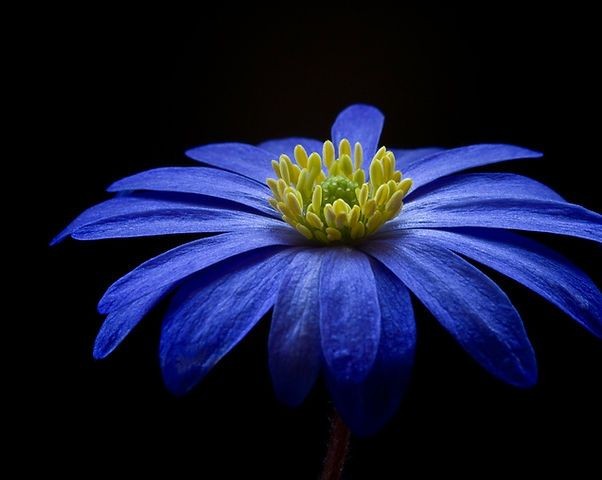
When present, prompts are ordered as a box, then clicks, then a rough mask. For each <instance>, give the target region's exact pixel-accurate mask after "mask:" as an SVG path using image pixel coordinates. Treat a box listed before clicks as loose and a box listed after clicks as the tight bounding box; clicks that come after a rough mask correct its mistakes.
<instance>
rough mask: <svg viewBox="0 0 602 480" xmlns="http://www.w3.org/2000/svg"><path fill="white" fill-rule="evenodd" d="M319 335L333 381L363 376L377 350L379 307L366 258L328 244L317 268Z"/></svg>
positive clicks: (357, 253)
mask: <svg viewBox="0 0 602 480" xmlns="http://www.w3.org/2000/svg"><path fill="white" fill-rule="evenodd" d="M320 335H321V342H322V351H323V353H324V360H325V361H326V366H327V367H328V370H329V373H330V374H331V375H332V376H333V378H334V379H335V380H336V381H339V382H346V383H359V382H361V381H362V380H364V379H365V378H366V376H367V375H368V373H369V372H370V369H371V368H372V365H373V364H374V360H375V358H376V353H377V351H378V342H379V338H380V308H379V306H378V296H377V291H376V284H375V281H374V274H373V273H372V269H371V268H370V260H369V259H368V257H367V256H366V255H364V254H363V253H362V252H359V251H357V250H353V249H351V248H345V247H332V248H329V249H328V250H327V251H326V253H325V258H324V261H323V263H322V268H321V270H320Z"/></svg>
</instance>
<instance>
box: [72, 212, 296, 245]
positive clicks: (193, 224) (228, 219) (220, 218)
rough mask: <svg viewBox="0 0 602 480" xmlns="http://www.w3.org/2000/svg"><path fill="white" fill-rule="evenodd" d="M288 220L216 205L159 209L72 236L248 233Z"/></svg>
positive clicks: (101, 223)
mask: <svg viewBox="0 0 602 480" xmlns="http://www.w3.org/2000/svg"><path fill="white" fill-rule="evenodd" d="M283 228H286V227H285V226H284V222H282V221H280V220H276V219H275V218H268V217H264V216H263V215H255V214H253V213H247V212H243V211H237V210H224V209H221V210H220V209H215V208H158V209H155V210H151V211H145V212H137V213H130V214H125V215H116V216H114V217H109V218H104V219H102V220H98V221H96V222H94V223H89V224H87V225H84V226H83V227H80V228H78V229H77V230H76V231H75V232H73V233H72V234H71V235H72V237H73V238H75V239H77V240H100V239H105V238H131V237H146V236H152V235H173V234H178V233H179V234H182V233H220V232H236V231H239V232H246V231H249V230H251V229H283Z"/></svg>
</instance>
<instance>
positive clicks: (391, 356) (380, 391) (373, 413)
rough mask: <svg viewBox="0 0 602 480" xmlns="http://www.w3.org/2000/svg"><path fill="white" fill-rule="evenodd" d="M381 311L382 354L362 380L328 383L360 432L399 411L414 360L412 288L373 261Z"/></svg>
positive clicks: (372, 429)
mask: <svg viewBox="0 0 602 480" xmlns="http://www.w3.org/2000/svg"><path fill="white" fill-rule="evenodd" d="M372 270H373V272H374V278H375V279H376V288H377V290H378V303H379V306H380V312H381V334H380V344H379V347H378V354H377V356H376V361H375V362H374V366H373V367H372V370H371V371H370V374H369V375H368V377H367V378H366V380H364V381H363V382H362V383H359V384H355V385H354V384H348V383H339V382H336V381H335V380H334V379H333V378H332V377H330V376H329V377H328V378H327V381H328V387H329V390H330V392H331V395H332V398H333V401H334V403H335V405H336V407H337V411H338V412H339V413H340V414H341V417H342V418H343V420H344V421H345V424H346V425H348V426H349V428H351V431H352V432H353V433H354V434H356V435H362V436H365V435H372V434H374V433H376V432H377V431H378V430H380V429H381V428H382V427H383V425H385V423H386V422H387V421H388V420H389V419H390V418H391V417H392V416H393V415H394V414H395V412H396V411H397V409H398V407H399V403H400V402H401V399H402V397H403V395H404V393H405V391H406V388H407V386H408V383H409V380H410V374H411V370H412V365H413V362H414V350H415V346H416V325H415V323H414V311H413V309H412V302H411V300H410V294H409V292H408V289H407V288H406V287H405V285H403V284H402V283H401V281H400V280H399V279H398V278H397V277H396V276H395V275H393V274H392V273H391V272H390V271H389V270H387V269H386V268H385V267H383V266H382V265H381V264H380V263H379V262H376V261H373V262H372Z"/></svg>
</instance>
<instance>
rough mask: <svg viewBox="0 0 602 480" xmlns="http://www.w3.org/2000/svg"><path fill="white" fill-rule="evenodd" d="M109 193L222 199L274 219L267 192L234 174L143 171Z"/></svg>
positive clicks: (208, 170)
mask: <svg viewBox="0 0 602 480" xmlns="http://www.w3.org/2000/svg"><path fill="white" fill-rule="evenodd" d="M107 190H108V191H109V192H123V191H128V190H151V191H162V192H179V193H192V194H197V195H205V196H208V197H215V198H222V199H226V200H230V201H233V202H236V203H241V204H243V205H247V206H249V207H252V208H255V209H257V210H259V211H260V212H263V213H267V214H268V215H271V216H276V212H275V211H274V209H273V208H271V207H270V205H269V204H268V199H269V198H270V190H269V189H268V187H267V186H266V185H263V186H262V185H259V184H258V183H257V182H254V181H253V180H249V179H248V178H246V177H242V176H240V175H236V174H235V173H231V172H226V171H224V170H218V169H216V168H205V167H166V168H156V169H154V170H147V171H146V172H141V173H138V174H135V175H132V176H130V177H126V178H123V179H121V180H118V181H116V182H115V183H113V184H112V185H111V186H110V187H109V188H108V189H107Z"/></svg>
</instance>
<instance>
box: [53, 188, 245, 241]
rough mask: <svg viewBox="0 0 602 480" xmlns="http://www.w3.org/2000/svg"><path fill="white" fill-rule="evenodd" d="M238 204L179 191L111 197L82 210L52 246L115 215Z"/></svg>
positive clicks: (226, 207)
mask: <svg viewBox="0 0 602 480" xmlns="http://www.w3.org/2000/svg"><path fill="white" fill-rule="evenodd" d="M234 205H235V204H234V203H232V202H225V201H222V200H217V199H212V198H201V197H196V198H191V197H190V196H186V195H178V194H162V193H156V194H153V193H149V194H134V195H127V196H120V197H116V198H111V199H110V200H106V201H104V202H102V203H99V204H98V205H94V206H93V207H90V208H89V209H87V210H86V211H84V212H83V213H81V214H80V215H79V216H78V217H77V218H76V219H75V220H73V221H72V222H71V223H70V224H69V225H67V227H66V228H65V229H64V230H63V231H62V232H61V233H59V234H58V235H57V236H56V237H54V239H53V240H52V242H51V243H50V245H55V244H57V243H59V242H61V241H62V240H64V239H65V238H67V237H68V236H69V235H71V234H72V233H74V232H76V231H77V230H78V229H80V228H82V227H84V226H86V225H91V224H93V223H97V222H102V221H105V220H109V219H111V218H115V217H127V216H136V215H139V214H143V213H147V214H148V213H151V212H155V211H164V210H170V211H174V210H191V209H194V210H201V209H216V208H224V209H227V210H231V209H232V207H233V206H234Z"/></svg>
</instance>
